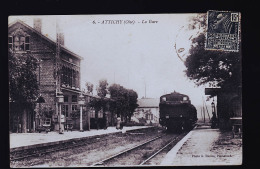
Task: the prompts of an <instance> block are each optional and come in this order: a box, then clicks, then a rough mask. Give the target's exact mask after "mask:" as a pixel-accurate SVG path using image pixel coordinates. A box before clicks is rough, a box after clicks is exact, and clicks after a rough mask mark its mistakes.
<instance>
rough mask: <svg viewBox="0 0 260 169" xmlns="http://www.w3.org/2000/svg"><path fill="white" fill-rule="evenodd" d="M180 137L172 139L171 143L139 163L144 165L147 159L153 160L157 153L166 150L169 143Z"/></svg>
mask: <svg viewBox="0 0 260 169" xmlns="http://www.w3.org/2000/svg"><path fill="white" fill-rule="evenodd" d="M177 138H178V136H177V137H175V138H174V139H173V140H172V141H170V142H169V143H167V144H166V145H165V146H164V147H162V148H161V149H160V150H158V151H157V152H155V153H154V154H153V155H151V156H150V157H149V158H147V159H146V160H144V161H143V162H142V163H140V164H139V165H144V164H145V163H147V161H149V160H151V159H152V158H153V157H155V156H156V155H157V154H159V153H160V152H161V151H162V150H164V149H165V148H167V147H168V146H169V145H171V144H172V143H173V142H174V141H175V140H176V139H177Z"/></svg>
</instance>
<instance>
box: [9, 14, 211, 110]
mask: <svg viewBox="0 0 260 169" xmlns="http://www.w3.org/2000/svg"><path fill="white" fill-rule="evenodd" d="M192 16H196V14H139V15H66V16H10V17H9V23H11V22H13V21H15V20H16V19H20V20H21V21H23V22H25V23H26V24H28V25H30V26H31V27H33V18H41V19H42V33H43V34H44V35H45V36H48V37H50V38H51V39H53V40H55V39H56V20H58V22H59V27H60V28H61V31H62V32H63V33H64V37H65V46H66V47H67V48H68V49H70V50H71V51H73V52H74V53H76V54H78V55H80V56H81V57H83V58H84V59H83V60H82V61H81V87H83V88H84V87H85V82H91V83H93V84H94V86H97V85H98V82H99V80H100V79H107V81H108V83H109V84H113V83H117V84H120V85H122V86H124V87H125V88H128V89H133V90H135V91H136V92H137V93H138V97H139V98H142V97H145V96H146V97H147V98H159V97H160V96H161V95H163V94H168V93H171V92H173V91H176V92H179V93H183V94H187V95H188V96H189V97H190V99H191V103H192V104H194V105H195V106H198V105H201V104H202V98H204V99H205V98H206V96H205V94H204V88H205V86H200V87H197V86H196V85H195V83H194V82H193V81H191V80H189V79H188V78H187V77H186V76H185V73H184V70H185V69H186V67H185V66H184V63H183V61H181V59H180V58H179V57H178V55H177V53H176V50H175V48H174V46H175V44H176V48H177V50H178V49H180V48H182V49H184V51H183V52H182V53H180V54H179V55H181V56H183V57H184V58H185V56H187V54H188V51H189V49H190V45H191V43H190V40H189V38H190V37H191V36H193V37H194V36H196V34H197V33H198V30H193V31H191V30H188V29H187V28H188V25H189V19H190V17H192ZM150 20H152V21H157V22H156V23H155V22H153V23H149V21H150ZM93 21H94V22H95V23H93ZM112 21H113V22H114V24H111V22H112ZM120 21H121V22H120ZM129 22H131V24H130V23H129ZM102 23H103V24H102ZM145 89H146V90H145ZM94 90H95V87H94ZM207 105H210V102H207Z"/></svg>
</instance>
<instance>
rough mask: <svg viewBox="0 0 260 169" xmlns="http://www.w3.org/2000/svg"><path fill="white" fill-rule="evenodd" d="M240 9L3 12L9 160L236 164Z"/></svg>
mask: <svg viewBox="0 0 260 169" xmlns="http://www.w3.org/2000/svg"><path fill="white" fill-rule="evenodd" d="M240 17H241V16H240V12H239V11H237V12H228V11H227V12H225V11H213V10H211V11H208V12H207V13H182V14H174V13H172V14H117V15H37V16H36V15H35V16H34V15H27V16H9V18H8V49H7V50H8V67H9V108H10V109H9V117H10V118H9V133H10V137H9V138H10V167H12V168H23V167H90V166H97V167H108V166H109V167H117V166H205V165H206V166H216V165H242V158H243V157H242V148H243V145H242V139H243V133H242V131H243V130H242V102H241V99H242V98H241V97H242V96H241V89H242V83H241V58H242V56H241V51H240V45H241V41H242V40H241V38H240V37H241V36H240V31H241V30H240V29H241V28H240Z"/></svg>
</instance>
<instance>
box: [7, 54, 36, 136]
mask: <svg viewBox="0 0 260 169" xmlns="http://www.w3.org/2000/svg"><path fill="white" fill-rule="evenodd" d="M8 64H9V100H10V107H11V106H15V112H10V113H11V116H17V117H12V118H17V119H22V121H19V120H18V123H21V124H22V132H27V131H26V126H27V124H26V123H27V122H26V119H27V111H33V109H34V106H35V101H36V99H37V97H38V96H39V93H38V89H39V87H38V83H37V75H36V69H37V66H38V65H37V60H36V59H35V58H34V57H33V56H32V55H31V54H15V53H12V51H9V52H8ZM13 108H14V107H13ZM13 108H12V109H13Z"/></svg>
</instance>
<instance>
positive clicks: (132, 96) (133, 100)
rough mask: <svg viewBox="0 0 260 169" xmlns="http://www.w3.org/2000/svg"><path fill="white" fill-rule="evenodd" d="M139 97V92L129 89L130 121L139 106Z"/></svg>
mask: <svg viewBox="0 0 260 169" xmlns="http://www.w3.org/2000/svg"><path fill="white" fill-rule="evenodd" d="M137 98H138V94H137V93H136V92H135V91H134V90H132V89H128V100H129V108H128V109H129V113H128V114H127V116H128V121H129V122H130V120H131V117H132V116H133V113H134V111H135V109H136V108H137V107H138V104H137Z"/></svg>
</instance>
